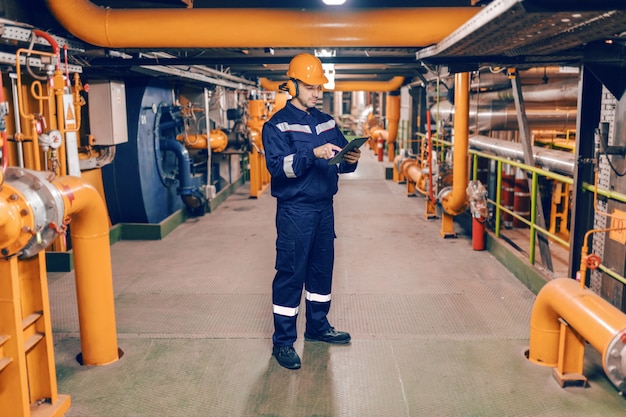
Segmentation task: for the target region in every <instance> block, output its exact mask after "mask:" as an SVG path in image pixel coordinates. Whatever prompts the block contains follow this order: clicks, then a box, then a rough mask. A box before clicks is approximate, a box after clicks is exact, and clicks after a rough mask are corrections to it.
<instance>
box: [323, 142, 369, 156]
mask: <svg viewBox="0 0 626 417" xmlns="http://www.w3.org/2000/svg"><path fill="white" fill-rule="evenodd" d="M340 150H341V148H340V147H339V146H337V145H333V144H332V143H326V144H324V145H322V146H318V147H317V148H314V149H313V154H314V155H315V157H316V158H320V159H330V158H332V157H333V156H335V154H336V153H337V152H339V151H340ZM357 159H358V158H357Z"/></svg>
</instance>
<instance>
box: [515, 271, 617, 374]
mask: <svg viewBox="0 0 626 417" xmlns="http://www.w3.org/2000/svg"><path fill="white" fill-rule="evenodd" d="M560 318H562V319H563V320H565V321H566V322H567V323H568V324H569V325H570V326H571V327H572V328H573V329H574V330H575V331H576V332H577V333H578V334H580V336H581V337H583V338H584V339H585V340H586V341H587V342H589V344H590V345H591V346H593V347H594V348H595V349H596V350H597V351H598V352H600V353H601V354H602V364H603V367H604V371H605V372H606V373H607V375H608V376H609V377H610V379H611V380H612V381H613V379H614V378H615V377H616V375H617V374H619V373H620V372H621V375H622V379H623V374H624V372H625V371H626V369H621V370H620V369H615V368H611V367H610V366H609V365H608V362H609V361H611V360H612V359H613V358H619V353H620V349H621V350H622V351H621V354H622V355H623V354H626V352H624V350H625V349H624V344H626V315H625V314H624V313H622V312H621V311H620V310H619V309H617V308H616V307H614V306H613V305H611V304H610V303H609V302H608V301H606V300H604V299H603V298H601V297H600V296H598V295H597V294H595V293H594V292H593V291H591V290H589V289H587V288H581V287H580V285H579V284H578V283H577V282H576V281H575V280H573V279H570V278H558V279H554V280H552V281H549V282H548V283H547V284H546V285H544V286H543V288H542V289H541V291H539V293H538V294H537V299H536V300H535V304H534V305H533V310H532V314H531V317H530V346H529V353H528V358H529V359H530V360H531V361H532V362H534V363H537V364H539V365H545V366H550V367H556V366H557V363H558V359H559V336H560V333H559V330H560V322H559V319H560ZM566 348H567V346H566ZM564 355H565V356H567V352H565V354H564ZM611 355H612V357H611ZM622 358H623V356H622ZM622 367H624V362H623V359H622ZM609 368H611V369H609ZM618 379H619V378H618ZM613 382H614V381H613Z"/></svg>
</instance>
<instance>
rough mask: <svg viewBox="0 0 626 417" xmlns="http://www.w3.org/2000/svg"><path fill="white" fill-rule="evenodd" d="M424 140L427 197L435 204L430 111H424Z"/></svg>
mask: <svg viewBox="0 0 626 417" xmlns="http://www.w3.org/2000/svg"><path fill="white" fill-rule="evenodd" d="M426 139H427V140H428V190H429V193H428V197H429V198H430V202H431V203H433V204H435V193H434V190H433V187H434V185H433V138H432V137H431V135H430V110H426Z"/></svg>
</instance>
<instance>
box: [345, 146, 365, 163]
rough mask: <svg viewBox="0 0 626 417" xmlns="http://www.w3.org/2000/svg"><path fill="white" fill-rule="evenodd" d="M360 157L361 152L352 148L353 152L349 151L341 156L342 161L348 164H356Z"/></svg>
mask: <svg viewBox="0 0 626 417" xmlns="http://www.w3.org/2000/svg"><path fill="white" fill-rule="evenodd" d="M360 157H361V150H360V149H359V148H354V149H353V150H351V151H350V152H347V153H346V154H345V155H344V156H343V160H344V161H346V162H347V163H349V164H356V162H357V161H358V160H359V158H360Z"/></svg>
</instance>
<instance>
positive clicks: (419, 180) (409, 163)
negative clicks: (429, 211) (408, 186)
mask: <svg viewBox="0 0 626 417" xmlns="http://www.w3.org/2000/svg"><path fill="white" fill-rule="evenodd" d="M400 172H401V173H402V175H403V176H404V177H405V178H410V179H411V181H413V182H414V183H415V189H416V190H417V191H418V192H419V193H420V194H423V195H427V191H426V178H425V177H424V175H423V173H422V169H421V168H420V166H419V164H418V162H417V161H416V160H415V159H405V160H404V161H402V162H401V163H400Z"/></svg>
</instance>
